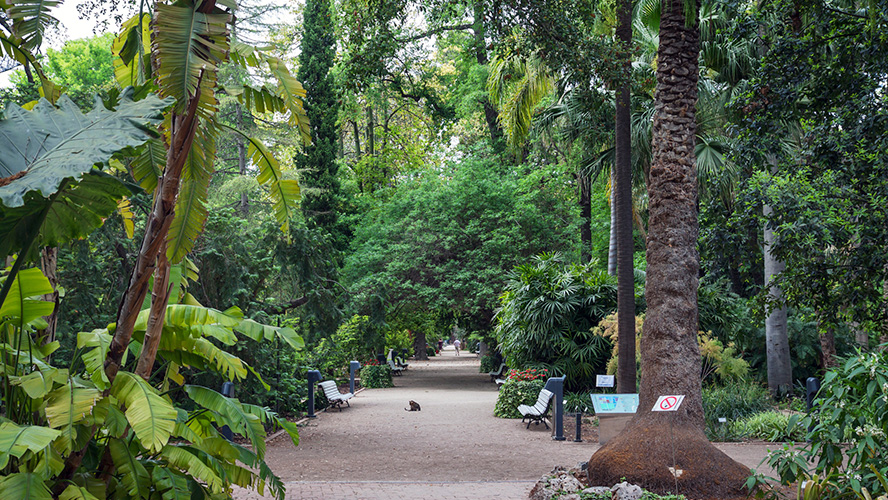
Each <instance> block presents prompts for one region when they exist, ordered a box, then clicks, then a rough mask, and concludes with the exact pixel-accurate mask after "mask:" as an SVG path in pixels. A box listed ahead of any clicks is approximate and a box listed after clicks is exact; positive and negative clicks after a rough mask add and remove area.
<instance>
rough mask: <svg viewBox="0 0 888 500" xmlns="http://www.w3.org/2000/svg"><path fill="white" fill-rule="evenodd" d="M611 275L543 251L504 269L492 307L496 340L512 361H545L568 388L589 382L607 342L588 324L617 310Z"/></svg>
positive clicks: (540, 363) (511, 363)
mask: <svg viewBox="0 0 888 500" xmlns="http://www.w3.org/2000/svg"><path fill="white" fill-rule="evenodd" d="M616 305H617V287H616V283H615V281H614V278H613V277H611V276H608V275H607V273H605V272H603V271H596V270H594V269H592V267H591V266H588V265H579V264H568V263H566V262H564V260H563V259H562V258H561V256H560V255H559V254H557V253H554V254H542V255H539V256H537V257H534V258H533V260H532V262H530V263H528V264H522V265H519V266H517V267H515V269H514V270H513V271H512V272H511V273H510V274H509V276H508V281H507V283H506V290H505V291H504V292H503V294H502V295H501V297H500V308H499V310H498V311H497V313H496V327H495V334H496V340H497V342H498V343H499V345H500V349H501V351H502V353H503V355H504V357H505V360H506V364H508V365H509V366H512V367H540V368H541V367H546V368H550V369H551V370H552V372H553V373H554V374H556V375H565V376H566V377H567V378H566V382H565V384H566V388H567V389H568V390H574V391H576V390H582V389H584V388H586V387H590V386H591V385H592V380H593V377H594V376H595V374H596V373H602V371H603V369H604V365H605V363H606V362H607V359H608V357H609V354H610V350H611V345H610V343H609V342H608V341H607V340H606V339H605V338H603V337H601V336H599V335H595V334H594V333H593V332H592V331H591V330H592V327H594V326H596V325H597V324H598V322H599V321H601V319H602V318H604V317H605V316H606V315H607V314H609V313H610V312H613V311H614V310H616Z"/></svg>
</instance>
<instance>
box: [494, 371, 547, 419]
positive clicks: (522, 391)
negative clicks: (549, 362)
mask: <svg viewBox="0 0 888 500" xmlns="http://www.w3.org/2000/svg"><path fill="white" fill-rule="evenodd" d="M512 371H513V372H514V371H515V370H512ZM544 385H546V383H545V382H544V381H543V380H541V379H539V378H537V379H531V380H524V379H521V378H517V377H516V378H512V376H511V375H509V378H508V379H506V383H504V384H503V386H502V387H500V392H499V396H498V397H497V399H496V406H495V407H494V409H493V415H494V416H496V417H499V418H521V414H520V413H518V405H532V404H534V403H536V400H537V397H539V395H540V390H541V389H542V388H543V386H544Z"/></svg>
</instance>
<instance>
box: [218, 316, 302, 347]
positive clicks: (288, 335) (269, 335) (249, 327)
mask: <svg viewBox="0 0 888 500" xmlns="http://www.w3.org/2000/svg"><path fill="white" fill-rule="evenodd" d="M234 330H235V331H237V332H240V333H243V334H244V335H246V336H247V337H250V338H251V339H253V340H256V341H262V340H273V339H274V337H275V336H278V337H280V338H282V339H284V342H286V343H287V344H289V345H290V347H292V348H293V349H295V350H297V351H300V350H302V349H303V348H304V347H305V340H303V339H302V337H300V336H299V334H298V333H296V331H295V330H293V329H292V328H289V327H283V328H281V327H277V326H271V325H264V324H262V323H257V322H256V321H253V320H251V319H245V320H243V321H241V322H240V324H238V325H237V326H236V327H235V328H234Z"/></svg>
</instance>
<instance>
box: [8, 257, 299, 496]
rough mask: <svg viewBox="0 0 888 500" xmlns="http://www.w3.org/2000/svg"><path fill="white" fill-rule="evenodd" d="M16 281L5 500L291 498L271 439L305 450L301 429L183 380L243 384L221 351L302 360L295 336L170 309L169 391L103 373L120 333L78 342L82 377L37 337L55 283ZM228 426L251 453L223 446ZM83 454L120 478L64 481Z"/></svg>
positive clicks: (29, 274) (233, 314)
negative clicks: (201, 375) (252, 350)
mask: <svg viewBox="0 0 888 500" xmlns="http://www.w3.org/2000/svg"><path fill="white" fill-rule="evenodd" d="M6 279H7V280H9V279H12V280H13V284H12V286H11V291H10V293H9V294H8V296H7V299H6V300H5V301H4V302H3V304H2V305H0V334H2V335H0V368H2V374H0V382H2V388H3V403H4V407H5V408H6V409H7V411H6V415H5V417H6V418H4V419H3V422H0V495H2V497H3V498H16V499H23V500H26V499H50V498H61V499H69V498H82V499H102V498H144V499H148V498H193V499H204V498H205V499H210V498H219V497H221V496H226V495H230V494H231V490H232V488H233V487H234V486H239V487H243V488H252V489H256V490H258V491H259V492H260V493H264V491H265V489H266V488H267V489H268V490H269V492H270V493H271V494H272V495H274V496H275V497H276V498H280V499H282V498H283V497H284V486H283V483H282V482H281V481H280V480H279V479H278V478H277V477H276V476H275V475H274V474H273V472H272V471H271V469H270V468H269V467H268V465H267V464H266V463H265V462H264V455H265V438H266V428H275V427H279V428H282V429H284V430H285V431H286V432H287V433H288V434H289V436H290V437H291V439H292V441H293V442H294V444H298V441H299V434H298V431H297V429H296V427H295V426H294V425H293V424H291V423H289V422H287V421H286V420H284V419H282V418H280V417H279V416H278V415H276V414H275V413H274V412H271V411H269V410H268V409H267V408H262V407H258V406H255V405H250V404H245V403H241V402H240V401H238V400H237V399H234V398H226V397H223V396H222V395H221V394H219V393H218V392H216V391H213V390H211V389H209V388H206V387H201V386H196V385H188V384H185V383H184V378H183V377H182V375H181V374H179V370H180V369H184V368H193V369H197V370H201V371H209V372H213V373H218V374H220V375H221V376H222V377H223V378H224V379H227V380H232V381H235V380H240V379H243V378H244V377H246V376H248V374H249V373H250V372H253V371H252V369H251V368H250V367H249V366H248V365H247V364H246V363H244V362H243V361H242V360H240V359H239V358H237V357H236V356H233V355H231V354H228V353H226V352H225V351H223V350H221V349H220V348H219V347H218V346H217V343H222V344H226V345H233V344H234V343H236V342H237V341H238V340H239V337H240V338H242V337H244V336H245V337H249V338H252V339H255V340H260V341H261V340H263V339H274V338H281V339H282V340H284V341H285V342H287V343H288V344H289V345H291V346H293V347H294V348H301V347H302V345H303V344H302V340H301V338H299V337H298V336H297V335H296V333H295V332H294V331H293V330H292V329H289V328H276V327H273V326H269V325H262V324H259V323H256V322H254V321H251V320H248V319H244V317H243V314H242V313H241V312H240V310H238V309H237V308H231V309H228V310H226V311H219V310H216V309H212V308H206V307H202V306H199V305H194V304H175V305H171V306H169V307H168V308H167V310H166V314H165V317H164V321H163V330H164V336H163V343H162V345H161V350H160V352H159V356H160V357H162V358H164V361H165V365H166V367H165V368H163V369H161V370H160V373H158V374H157V375H159V376H160V380H161V382H160V384H159V387H160V389H158V387H155V386H154V385H152V384H149V383H148V382H147V381H145V380H144V379H143V378H142V377H140V376H138V375H136V374H135V373H133V372H130V371H120V372H119V373H118V376H117V377H116V378H115V379H114V380H113V382H112V381H110V380H108V378H107V377H106V375H105V371H104V367H103V363H104V360H105V357H106V356H107V351H108V349H109V348H110V344H111V339H112V332H113V327H111V328H102V329H97V330H93V331H91V332H81V333H79V334H78V336H77V346H78V352H80V353H81V355H80V359H81V360H82V363H75V364H73V365H72V366H82V367H83V368H81V369H76V370H71V369H61V368H56V367H54V366H52V365H51V364H50V363H49V362H48V361H47V357H48V356H49V355H50V354H51V353H52V352H53V351H54V350H55V349H57V348H58V342H53V343H50V344H46V345H43V344H41V343H40V342H39V341H38V340H37V339H34V337H33V336H34V334H35V332H36V331H37V330H38V329H39V328H41V327H42V326H43V325H42V323H43V320H42V319H41V316H42V315H44V314H46V313H47V310H48V309H50V310H51V309H52V307H53V304H52V303H51V302H47V301H44V300H42V296H43V294H45V293H46V292H47V291H48V290H51V286H50V284H49V281H48V280H47V279H46V277H44V276H43V274H42V273H41V272H40V270H39V269H25V270H23V271H21V272H19V273H18V274H17V275H16V277H15V278H14V279H13V278H10V277H9V276H8V275H7V277H6ZM182 296H183V297H187V295H182ZM147 313H148V311H147V310H146V311H145V312H144V313H143V314H142V315H140V318H139V321H138V322H137V325H136V332H137V335H136V341H138V339H140V338H142V336H143V335H144V331H145V328H146V327H147V318H148V314H147ZM253 373H255V372H253ZM260 380H261V379H260ZM179 391H181V392H182V394H183V395H184V396H185V397H187V398H188V399H189V400H190V402H191V405H190V406H192V407H193V408H194V409H193V410H185V409H182V408H180V407H177V406H176V404H175V402H174V399H173V398H172V395H173V394H175V393H176V392H179ZM180 400H181V398H180ZM222 426H228V427H229V428H230V429H231V430H232V431H233V432H235V433H237V434H239V435H242V436H244V437H245V438H246V439H247V440H249V443H250V447H246V446H241V445H239V444H237V443H233V442H229V441H228V440H226V439H224V438H223V437H222V436H221V434H220V432H219V431H218V429H219V428H221V427H222ZM94 436H98V437H99V438H98V439H94ZM81 450H85V451H84V452H83V453H84V457H83V458H84V460H86V463H89V464H96V463H98V464H104V463H106V462H107V463H108V464H110V467H111V468H110V469H109V470H108V471H104V470H102V469H100V473H99V474H98V476H94V475H93V474H92V470H94V469H95V467H94V466H90V467H89V468H86V467H80V466H78V467H77V468H76V469H75V470H74V471H73V473H72V474H70V475H66V474H64V471H65V467H66V464H67V463H70V462H69V461H68V458H69V457H70V456H72V455H75V454H77V453H79V452H81Z"/></svg>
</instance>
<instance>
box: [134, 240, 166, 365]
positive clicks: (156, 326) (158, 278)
mask: <svg viewBox="0 0 888 500" xmlns="http://www.w3.org/2000/svg"><path fill="white" fill-rule="evenodd" d="M171 291H172V290H171V289H170V261H169V260H167V257H166V244H164V245H162V246H161V247H160V252H159V253H158V256H157V270H156V271H154V289H153V290H152V292H151V310H150V311H149V313H148V327H147V328H146V330H145V341H144V342H143V343H142V352H141V353H140V354H139V364H138V365H137V366H136V375H138V376H140V377H142V378H143V379H145V380H149V379H151V372H152V371H153V370H154V360H155V359H156V358H157V348H158V346H160V337H161V335H162V334H163V323H164V319H166V308H167V304H169V301H170V293H171Z"/></svg>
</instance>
